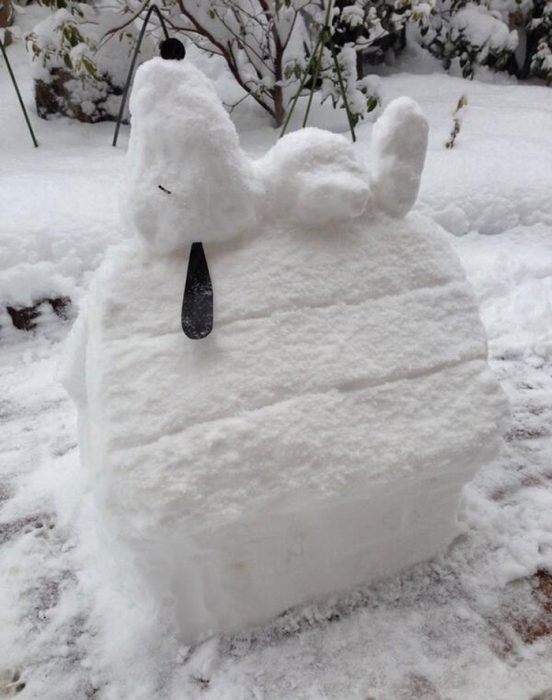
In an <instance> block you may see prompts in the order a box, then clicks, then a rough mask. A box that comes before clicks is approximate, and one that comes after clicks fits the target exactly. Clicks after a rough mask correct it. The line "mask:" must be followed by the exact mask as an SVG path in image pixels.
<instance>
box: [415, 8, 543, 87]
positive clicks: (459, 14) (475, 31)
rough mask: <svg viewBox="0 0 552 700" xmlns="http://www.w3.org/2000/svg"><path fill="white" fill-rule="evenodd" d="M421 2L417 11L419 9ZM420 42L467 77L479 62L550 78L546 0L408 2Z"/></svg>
mask: <svg viewBox="0 0 552 700" xmlns="http://www.w3.org/2000/svg"><path fill="white" fill-rule="evenodd" d="M420 7H423V8H424V9H423V11H420V9H419V8H420ZM411 18H412V20H413V21H415V22H416V23H417V24H418V25H419V27H420V42H421V44H422V46H424V47H426V48H427V49H428V50H429V51H430V52H431V53H432V54H433V55H435V56H436V57H437V58H439V59H440V60H442V61H443V64H444V65H445V67H446V68H449V67H451V66H453V67H456V66H458V68H459V70H460V71H461V73H462V75H463V76H464V77H473V75H474V74H475V73H476V71H477V68H478V67H479V66H488V67H490V68H492V69H493V70H505V69H507V70H508V71H509V72H510V73H513V74H515V75H517V76H518V77H520V78H527V77H529V76H530V75H534V76H536V77H539V78H542V79H544V80H546V81H547V82H550V81H551V80H552V72H551V70H550V69H551V66H550V61H549V60H547V56H549V55H550V49H551V47H552V5H550V3H549V2H547V0H483V2H468V1H467V0H431V2H430V3H420V4H419V5H418V6H417V8H416V7H415V6H413V12H412V15H411Z"/></svg>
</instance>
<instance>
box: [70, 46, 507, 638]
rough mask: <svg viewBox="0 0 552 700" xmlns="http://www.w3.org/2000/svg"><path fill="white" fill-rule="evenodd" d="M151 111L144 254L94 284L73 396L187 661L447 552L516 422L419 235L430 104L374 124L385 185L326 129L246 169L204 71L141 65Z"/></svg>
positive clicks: (102, 488) (146, 125) (477, 326)
mask: <svg viewBox="0 0 552 700" xmlns="http://www.w3.org/2000/svg"><path fill="white" fill-rule="evenodd" d="M131 112H132V133H131V138H130V144H129V155H128V182H127V186H126V190H125V194H124V198H123V212H124V220H125V222H126V225H127V227H128V229H129V231H131V232H132V235H131V236H130V237H129V240H128V241H127V242H126V243H125V244H123V245H122V246H119V247H118V248H116V249H114V250H112V251H111V252H110V253H109V255H108V257H107V259H106V261H105V262H104V264H103V265H102V267H101V269H100V271H99V273H98V274H97V276H96V278H95V281H94V283H93V286H92V289H91V292H90V295H89V300H88V308H87V310H86V311H85V313H84V314H83V315H82V317H81V319H80V321H79V324H78V326H77V327H76V329H75V331H74V335H73V361H72V368H71V372H70V374H71V375H72V378H70V379H69V388H70V391H71V393H72V394H73V396H74V397H75V399H76V401H77V403H78V406H79V413H80V430H81V449H82V455H83V459H84V462H85V464H86V466H87V467H88V468H89V469H90V471H91V473H92V475H93V480H94V484H95V488H96V496H97V503H98V510H99V511H100V512H101V513H102V514H103V517H104V518H105V522H106V523H108V524H109V528H110V530H111V532H112V533H113V534H114V536H116V538H117V540H118V541H119V542H122V543H124V546H125V548H126V551H129V552H131V553H132V556H133V557H134V559H135V562H136V565H137V567H138V568H139V569H140V570H141V571H142V573H143V574H144V575H145V577H146V579H147V580H149V582H150V584H151V587H152V589H153V591H155V594H156V595H157V596H158V598H159V600H163V601H164V604H170V605H174V610H175V618H176V619H177V620H178V623H179V626H180V628H181V632H182V637H183V639H184V641H186V642H188V643H190V642H193V641H195V640H198V639H199V638H201V637H202V636H204V635H207V634H208V633H211V632H231V631H236V630H240V629H244V628H246V627H248V626H251V625H255V624H257V623H262V622H264V621H266V620H268V619H270V618H271V617H273V616H275V615H277V614H278V613H280V612H282V611H283V610H285V609H286V608H288V607H290V606H294V605H298V604H301V603H305V602H308V601H312V600H315V599H317V598H321V597H323V596H325V595H327V594H330V593H334V592H339V591H343V590H347V589H349V588H350V587H352V586H355V585H356V584H360V583H363V582H366V581H368V580H370V579H373V578H377V577H382V576H386V575H388V574H392V573H393V572H396V571H398V570H399V569H402V568H404V567H407V566H409V565H412V564H414V563H416V562H419V561H421V560H424V559H427V558H429V557H432V556H433V555H435V554H436V553H437V552H438V551H439V550H440V549H442V548H443V547H444V546H445V545H446V544H447V543H448V542H450V540H451V539H452V538H453V536H454V534H455V521H454V514H455V510H456V507H457V502H458V499H459V494H460V490H461V488H462V486H463V485H464V484H465V483H466V482H467V481H468V480H469V479H470V478H471V477H472V475H473V474H474V472H475V471H476V470H478V469H479V468H480V467H481V466H482V465H484V464H485V463H486V462H488V461H489V460H491V459H492V458H494V457H495V455H496V454H497V451H498V450H499V447H500V443H501V437H500V436H501V430H502V427H503V421H504V418H505V413H506V406H505V400H504V397H503V395H502V393H501V391H500V389H499V387H498V385H497V382H496V381H495V379H494V377H493V374H492V373H491V372H490V370H489V369H488V367H487V361H486V341H485V337H484V331H483V328H482V326H481V323H480V320H479V318H478V313H477V309H476V304H475V302H474V298H473V296H472V292H471V291H470V288H469V286H468V285H467V283H466V280H465V278H464V274H463V271H462V269H461V267H460V264H459V262H458V260H457V258H456V256H455V255H454V253H453V252H452V250H451V248H450V247H449V245H448V242H447V240H446V236H445V234H443V233H442V232H441V231H440V230H439V229H438V228H437V227H436V226H435V225H434V224H433V223H431V222H430V221H428V220H427V219H424V218H422V217H418V216H413V215H410V216H408V217H407V218H403V217H404V216H405V215H406V214H407V212H408V210H409V209H410V207H411V206H412V204H413V202H414V200H415V197H416V195H417V191H418V184H419V178H420V175H421V171H422V167H423V161H424V156H425V150H426V142H427V123H426V120H425V118H424V116H423V115H422V113H421V112H420V110H419V108H418V107H417V105H416V104H415V103H414V102H413V101H411V100H410V99H407V98H402V99H399V100H396V101H395V102H393V103H391V104H390V105H389V107H388V108H387V110H386V111H385V113H384V114H383V116H382V117H381V118H380V119H379V121H378V122H377V123H376V125H375V127H374V131H373V141H372V152H371V172H370V173H369V172H368V171H367V170H366V169H365V168H364V167H363V165H362V164H360V163H359V162H358V161H357V159H356V155H355V151H354V149H353V147H352V146H351V145H350V144H349V143H348V141H347V140H346V139H345V138H344V137H342V136H339V135H336V134H332V133H329V132H325V131H322V130H319V129H304V130H301V131H298V132H295V133H292V134H290V135H288V136H286V137H284V138H283V139H281V140H280V141H278V142H277V143H276V145H275V146H274V147H273V148H272V149H271V150H270V151H269V152H268V153H267V154H266V155H265V156H264V157H262V158H261V159H259V160H256V161H253V160H250V159H249V158H248V157H247V156H246V155H245V154H244V152H243V151H242V150H241V148H240V145H239V141H238V137H237V134H236V131H235V129H234V127H233V125H232V122H231V120H230V118H229V116H228V115H227V113H226V112H225V110H224V108H223V107H222V105H221V103H220V101H219V99H218V98H217V96H216V94H215V91H214V89H213V87H212V86H211V84H210V82H209V81H208V80H207V78H205V77H204V76H203V74H202V73H200V71H199V70H197V69H196V68H194V67H193V66H192V65H190V64H189V63H187V62H185V61H180V62H177V61H163V60H162V59H160V58H156V59H153V60H151V61H149V62H147V63H145V64H144V65H143V66H142V67H141V68H140V69H139V70H138V73H137V76H136V80H135V85H134V91H133V95H132V99H131ZM134 234H138V235H137V236H135V235H134ZM193 241H202V242H203V244H204V249H205V254H206V258H207V262H208V265H209V269H210V274H211V279H212V285H213V291H214V314H213V316H214V329H213V332H212V333H211V334H210V335H209V336H208V337H206V338H204V339H202V340H190V339H189V338H187V337H186V336H185V335H184V334H183V332H182V329H181V320H180V313H181V304H182V294H183V289H184V283H185V279H186V270H187V264H188V255H189V251H190V244H191V243H192V242H193Z"/></svg>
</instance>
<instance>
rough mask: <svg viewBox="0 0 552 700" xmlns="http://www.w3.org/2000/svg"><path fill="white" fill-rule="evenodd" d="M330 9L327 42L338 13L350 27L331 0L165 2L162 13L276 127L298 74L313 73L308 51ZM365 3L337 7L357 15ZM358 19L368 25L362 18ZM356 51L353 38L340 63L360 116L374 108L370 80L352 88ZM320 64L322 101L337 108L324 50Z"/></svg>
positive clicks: (332, 73) (336, 82) (338, 89)
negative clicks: (214, 59) (223, 67)
mask: <svg viewBox="0 0 552 700" xmlns="http://www.w3.org/2000/svg"><path fill="white" fill-rule="evenodd" d="M330 4H331V8H330V9H332V8H333V15H334V18H333V21H332V18H331V17H330V27H331V29H330V32H329V36H327V37H325V43H326V44H327V43H329V42H330V41H332V34H333V33H334V30H335V29H336V27H337V26H338V23H337V20H339V19H340V16H341V13H342V12H343V11H345V18H346V21H347V22H349V23H351V22H353V14H351V12H350V11H349V14H348V15H347V11H346V10H347V8H345V7H338V6H337V5H335V7H334V2H333V0H165V3H164V5H163V12H164V14H165V15H166V16H167V18H168V22H169V24H170V25H171V26H172V27H173V29H174V30H177V31H182V32H183V33H184V34H185V36H187V37H188V38H189V39H190V40H191V41H193V42H194V43H195V44H196V45H197V46H198V47H199V48H200V49H202V50H205V51H208V52H210V53H213V54H217V55H219V56H221V57H222V58H223V59H224V60H225V61H226V63H227V65H228V68H229V69H230V72H231V74H232V75H233V77H234V78H235V80H236V81H237V82H238V83H239V85H240V86H241V87H242V88H243V89H244V90H245V92H246V93H248V94H249V95H250V96H251V97H253V98H254V99H255V100H256V101H257V103H258V104H259V105H260V106H261V107H262V108H263V109H264V110H265V111H266V112H268V113H269V114H270V116H271V117H272V119H273V122H274V123H275V125H277V126H279V125H281V124H282V122H283V120H284V117H285V114H286V108H287V103H288V101H289V98H290V97H291V96H292V95H293V93H294V92H295V91H296V89H297V85H298V83H299V82H300V81H301V79H302V78H303V77H304V76H305V72H306V71H310V70H312V62H311V60H310V59H311V52H312V51H313V49H314V47H315V46H316V44H317V41H318V38H319V36H320V32H321V31H322V28H323V27H324V24H325V20H326V18H327V15H328V9H329V7H330ZM368 4H369V3H366V2H360V1H359V0H357V2H356V3H350V2H349V3H341V5H343V6H344V5H355V6H357V10H359V11H362V12H364V10H363V7H364V6H367V5H368ZM349 10H350V8H349ZM370 21H371V20H370ZM363 22H364V24H365V25H367V23H368V19H367V18H365V19H364V20H363ZM362 41H363V42H364V43H365V41H366V40H365V39H363V40H362ZM356 48H357V47H356V43H355V41H354V40H353V41H347V42H346V44H344V43H343V42H342V52H343V53H342V55H341V58H340V66H341V67H342V76H341V77H342V79H343V81H344V83H345V89H346V92H347V96H348V97H349V100H350V101H351V102H353V103H354V105H355V114H356V116H357V118H360V117H361V116H363V115H364V114H365V113H366V112H367V111H370V110H371V109H373V108H374V106H375V105H376V104H377V95H376V94H375V93H374V92H373V90H372V88H373V84H372V83H371V82H369V81H364V82H362V83H357V78H358V76H357V71H356V63H355V61H354V60H353V59H354V58H355V50H356ZM338 52H341V50H340V47H338ZM351 57H352V58H351ZM322 64H323V65H322V66H321V70H320V79H321V80H322V82H323V93H324V96H325V97H327V96H331V97H332V100H333V102H334V105H336V106H337V104H339V103H341V102H342V100H341V97H342V95H341V92H342V90H341V86H340V85H339V80H338V78H337V75H336V74H335V70H334V68H333V67H332V66H331V64H332V60H331V54H330V52H329V50H328V51H327V52H326V51H325V52H324V57H323V60H322Z"/></svg>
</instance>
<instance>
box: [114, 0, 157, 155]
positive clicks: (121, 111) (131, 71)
mask: <svg viewBox="0 0 552 700" xmlns="http://www.w3.org/2000/svg"><path fill="white" fill-rule="evenodd" d="M152 12H155V14H156V15H157V17H158V18H159V22H160V23H161V27H162V28H163V33H164V34H165V39H168V38H169V32H168V31H167V25H166V24H165V20H164V19H163V15H162V14H161V11H160V10H159V8H158V7H157V5H151V6H150V8H149V9H148V11H147V14H146V16H145V18H144V24H143V25H142V29H141V30H140V34H139V36H138V42H137V43H136V49H135V50H134V54H133V56H132V61H131V62H130V68H129V69H128V75H127V79H126V83H125V87H124V90H123V97H122V99H121V107H120V109H119V116H118V117H117V126H116V127H115V134H114V135H113V146H117V139H118V138H119V129H120V128H121V122H122V121H123V115H124V113H125V107H126V103H127V97H128V91H129V89H130V84H131V82H132V77H133V76H134V67H135V66H136V60H137V58H138V53H139V51H140V47H141V46H142V41H143V39H144V34H145V33H146V27H147V26H148V22H149V20H150V17H151V13H152Z"/></svg>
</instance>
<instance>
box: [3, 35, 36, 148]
mask: <svg viewBox="0 0 552 700" xmlns="http://www.w3.org/2000/svg"><path fill="white" fill-rule="evenodd" d="M0 50H1V51H2V55H3V56H4V60H5V61H6V66H7V67H8V73H9V74H10V78H11V79H12V83H13V86H14V88H15V92H16V94H17V99H18V100H19V104H20V105H21V109H22V110H23V116H24V117H25V121H26V122H27V126H28V127H29V132H30V134H31V138H32V140H33V143H34V145H35V148H38V141H37V140H36V136H35V135H34V131H33V127H32V126H31V121H30V119H29V115H28V114H27V110H26V109H25V104H24V102H23V98H22V97H21V93H20V92H19V86H18V85H17V81H16V79H15V75H14V73H13V70H12V67H11V64H10V62H9V60H8V54H7V53H6V49H5V48H4V44H3V43H2V41H1V40H0Z"/></svg>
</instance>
